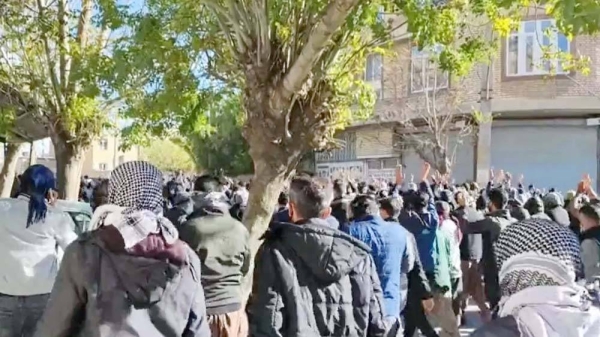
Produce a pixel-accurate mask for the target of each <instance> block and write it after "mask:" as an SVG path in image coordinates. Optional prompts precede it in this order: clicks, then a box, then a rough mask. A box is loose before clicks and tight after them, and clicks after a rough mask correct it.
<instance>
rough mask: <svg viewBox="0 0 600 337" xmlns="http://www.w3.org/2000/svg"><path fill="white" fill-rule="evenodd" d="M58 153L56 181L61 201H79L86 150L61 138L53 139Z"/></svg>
mask: <svg viewBox="0 0 600 337" xmlns="http://www.w3.org/2000/svg"><path fill="white" fill-rule="evenodd" d="M52 141H53V143H54V150H55V152H56V179H57V181H58V183H57V185H58V195H59V197H60V198H61V199H65V200H72V201H77V200H78V199H79V185H80V183H81V168H82V165H83V157H84V151H85V149H84V148H82V147H81V146H77V145H76V144H73V143H68V142H66V141H64V140H62V139H60V138H59V137H56V138H54V137H53V139H52Z"/></svg>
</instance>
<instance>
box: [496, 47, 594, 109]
mask: <svg viewBox="0 0 600 337" xmlns="http://www.w3.org/2000/svg"><path fill="white" fill-rule="evenodd" d="M500 43H501V46H500V48H498V49H499V51H498V54H497V56H496V58H495V60H494V62H493V81H492V88H493V91H494V97H497V98H515V97H523V98H555V97H566V96H593V95H592V93H594V95H600V69H599V68H598V67H597V64H598V61H599V60H600V37H592V36H578V37H576V38H575V39H573V41H572V42H571V51H572V52H573V53H574V54H580V55H585V56H589V57H590V59H591V64H590V70H591V72H590V74H589V75H587V76H585V75H582V74H580V73H574V74H570V75H568V76H561V75H557V76H546V77H540V76H535V77H529V78H528V77H517V78H509V79H507V78H503V77H504V76H503V74H505V73H506V65H505V60H506V58H505V53H506V39H503V40H502V41H500Z"/></svg>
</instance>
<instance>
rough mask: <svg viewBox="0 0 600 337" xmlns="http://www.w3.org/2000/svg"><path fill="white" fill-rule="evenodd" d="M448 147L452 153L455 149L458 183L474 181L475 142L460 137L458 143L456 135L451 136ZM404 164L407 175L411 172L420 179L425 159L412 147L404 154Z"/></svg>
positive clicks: (455, 174)
mask: <svg viewBox="0 0 600 337" xmlns="http://www.w3.org/2000/svg"><path fill="white" fill-rule="evenodd" d="M448 144H449V146H448V149H449V152H450V154H451V155H452V152H453V151H454V149H456V152H455V154H454V165H453V167H452V177H453V178H454V179H455V180H456V182H457V183H463V182H465V181H472V180H473V179H474V178H475V174H474V171H473V170H474V158H475V150H474V143H473V140H472V139H471V138H470V137H463V138H461V139H460V143H459V144H457V140H456V138H455V137H453V136H451V137H450V139H449V141H448ZM402 164H404V165H405V166H406V169H405V171H406V173H407V177H410V175H411V174H413V175H414V176H415V180H416V179H419V175H420V174H421V169H422V166H423V160H422V159H421V157H420V156H419V155H418V154H416V153H415V152H414V151H413V150H412V149H407V150H405V151H404V152H403V154H402Z"/></svg>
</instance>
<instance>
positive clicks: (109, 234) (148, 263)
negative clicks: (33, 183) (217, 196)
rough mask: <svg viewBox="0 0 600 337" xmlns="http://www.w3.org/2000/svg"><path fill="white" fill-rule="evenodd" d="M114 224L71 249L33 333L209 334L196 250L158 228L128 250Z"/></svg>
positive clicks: (101, 336) (103, 336) (47, 336)
mask: <svg viewBox="0 0 600 337" xmlns="http://www.w3.org/2000/svg"><path fill="white" fill-rule="evenodd" d="M111 228H112V229H111ZM115 231H116V229H114V228H113V227H105V228H102V229H100V230H97V231H95V232H92V233H89V234H86V235H84V236H82V237H80V238H79V239H78V240H77V241H75V242H73V243H72V244H71V245H70V246H69V247H68V248H67V250H66V251H65V255H64V257H63V260H62V264H61V268H60V271H59V273H58V276H57V278H56V281H55V284H54V289H52V294H51V296H50V300H49V302H48V306H47V308H46V311H45V312H44V315H43V317H42V319H41V321H40V324H39V326H38V329H37V332H36V334H35V336H36V337H60V336H69V337H75V336H81V337H114V336H144V337H181V336H186V337H187V336H190V337H209V336H210V331H209V328H208V324H207V319H206V312H205V303H204V291H203V290H202V285H201V283H200V261H199V260H198V257H197V256H196V254H195V253H194V252H193V251H192V250H191V249H190V248H189V247H188V246H187V245H186V244H185V243H183V242H181V241H177V242H176V243H175V244H174V245H170V246H169V245H166V243H165V242H164V239H162V237H160V236H155V235H152V236H149V237H148V238H147V239H146V240H144V241H142V242H140V243H139V244H138V245H136V246H134V247H133V248H132V249H131V250H130V251H128V252H125V251H124V249H123V248H122V247H123V243H122V241H119V238H120V237H119V234H118V232H117V233H115ZM121 240H122V239H121Z"/></svg>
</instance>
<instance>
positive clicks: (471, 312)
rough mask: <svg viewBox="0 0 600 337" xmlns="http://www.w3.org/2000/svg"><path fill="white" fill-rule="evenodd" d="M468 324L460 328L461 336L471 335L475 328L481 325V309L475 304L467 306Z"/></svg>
mask: <svg viewBox="0 0 600 337" xmlns="http://www.w3.org/2000/svg"><path fill="white" fill-rule="evenodd" d="M466 319H467V324H466V325H465V326H463V327H461V329H460V335H461V336H469V335H470V334H471V333H472V332H473V331H475V329H477V328H478V327H479V326H481V317H480V316H479V309H478V308H477V306H475V305H470V306H468V307H467V317H466Z"/></svg>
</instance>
